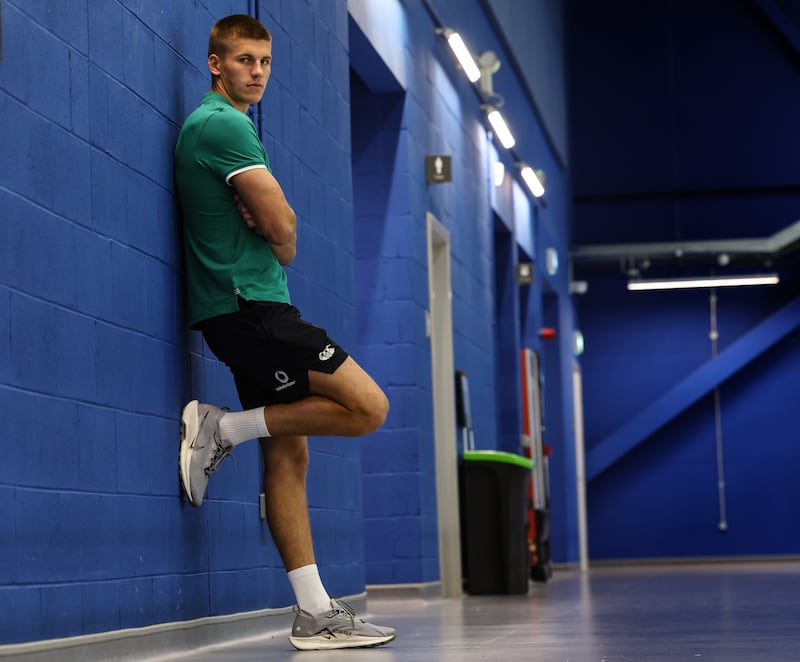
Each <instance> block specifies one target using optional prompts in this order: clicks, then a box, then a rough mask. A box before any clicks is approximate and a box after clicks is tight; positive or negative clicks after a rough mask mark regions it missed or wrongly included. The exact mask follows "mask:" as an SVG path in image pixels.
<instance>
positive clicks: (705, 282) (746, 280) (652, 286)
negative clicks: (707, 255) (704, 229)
mask: <svg viewBox="0 0 800 662" xmlns="http://www.w3.org/2000/svg"><path fill="white" fill-rule="evenodd" d="M779 282H780V278H778V274H754V275H752V276H711V277H708V278H673V279H664V280H631V281H628V289H629V290H631V291H640V290H685V289H692V288H700V287H736V286H742V285H777V284H778V283H779Z"/></svg>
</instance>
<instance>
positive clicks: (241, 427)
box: [219, 407, 269, 446]
mask: <svg viewBox="0 0 800 662" xmlns="http://www.w3.org/2000/svg"><path fill="white" fill-rule="evenodd" d="M219 433H220V434H221V435H222V438H223V439H225V440H226V441H228V442H230V444H231V445H232V446H236V444H241V443H242V442H243V441H248V440H250V439H260V438H261V437H269V431H268V430H267V422H266V421H265V420H264V408H263V407H258V408H256V409H248V410H247V411H229V412H225V415H224V416H223V417H222V418H221V419H219Z"/></svg>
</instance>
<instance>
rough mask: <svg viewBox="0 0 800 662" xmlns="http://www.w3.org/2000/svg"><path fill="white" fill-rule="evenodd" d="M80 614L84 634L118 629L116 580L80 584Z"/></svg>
mask: <svg viewBox="0 0 800 662" xmlns="http://www.w3.org/2000/svg"><path fill="white" fill-rule="evenodd" d="M81 616H82V620H83V625H82V626H81V630H82V631H83V632H84V633H86V634H91V633H93V632H107V631H109V630H118V629H119V627H120V618H119V584H118V583H117V582H116V581H104V582H91V583H88V582H87V583H84V584H82V585H81ZM47 636H49V635H47Z"/></svg>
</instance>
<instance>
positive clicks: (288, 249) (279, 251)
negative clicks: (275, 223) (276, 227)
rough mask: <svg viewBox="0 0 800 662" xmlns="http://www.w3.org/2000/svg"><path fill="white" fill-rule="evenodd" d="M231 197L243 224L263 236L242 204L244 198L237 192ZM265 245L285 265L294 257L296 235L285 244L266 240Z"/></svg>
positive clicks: (245, 206)
mask: <svg viewBox="0 0 800 662" xmlns="http://www.w3.org/2000/svg"><path fill="white" fill-rule="evenodd" d="M233 199H234V200H235V201H236V208H237V209H238V210H239V214H240V216H241V217H242V220H243V221H244V223H245V225H246V226H247V227H248V228H250V229H251V230H253V231H254V232H255V233H256V234H257V235H259V236H262V237H263V236H264V235H263V233H262V232H261V229H260V228H259V227H258V225H256V222H255V219H254V218H253V215H252V214H251V213H250V210H249V209H248V208H247V205H246V204H244V200H242V198H241V197H240V196H239V194H238V193H235V194H234V196H233ZM267 245H268V246H269V247H270V249H271V250H272V253H273V254H274V255H275V257H276V258H278V262H279V263H280V264H281V265H283V266H286V265H287V264H289V263H290V262H291V261H292V260H293V259H294V256H295V253H296V251H297V235H295V236H294V238H293V239H292V240H291V241H290V242H288V243H286V244H280V245H279V244H274V243H272V242H271V241H268V240H267Z"/></svg>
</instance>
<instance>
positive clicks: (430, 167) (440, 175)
mask: <svg viewBox="0 0 800 662" xmlns="http://www.w3.org/2000/svg"><path fill="white" fill-rule="evenodd" d="M425 181H426V182H428V184H441V183H443V182H452V181H453V168H452V159H451V157H450V156H449V155H447V154H429V155H427V156H426V157H425Z"/></svg>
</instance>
